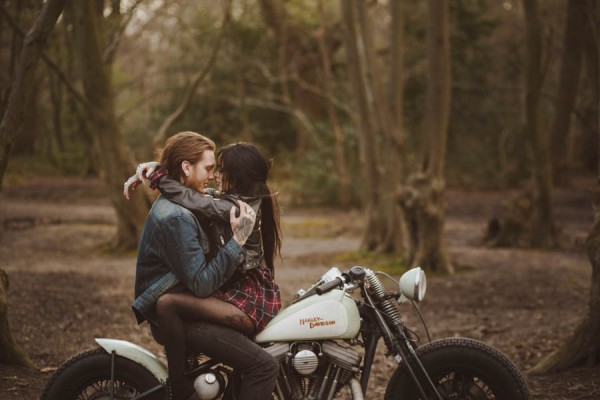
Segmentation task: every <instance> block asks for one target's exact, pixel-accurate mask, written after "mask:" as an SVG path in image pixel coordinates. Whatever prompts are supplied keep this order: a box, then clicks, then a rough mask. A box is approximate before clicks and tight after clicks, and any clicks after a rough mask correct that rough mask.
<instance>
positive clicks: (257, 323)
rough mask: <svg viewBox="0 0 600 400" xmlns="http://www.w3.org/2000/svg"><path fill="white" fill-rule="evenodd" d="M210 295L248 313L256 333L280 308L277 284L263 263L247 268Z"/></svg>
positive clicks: (263, 327)
mask: <svg viewBox="0 0 600 400" xmlns="http://www.w3.org/2000/svg"><path fill="white" fill-rule="evenodd" d="M212 296H214V297H216V298H218V299H221V300H223V301H226V302H228V303H231V304H233V305H234V306H236V307H238V308H239V309H240V310H242V311H243V312H245V313H246V314H248V316H249V317H250V319H251V320H252V322H253V323H254V328H255V329H256V333H259V332H260V331H262V330H263V329H265V327H266V326H267V324H268V323H269V321H271V319H272V318H273V317H274V316H275V315H276V314H277V312H278V311H279V309H280V308H281V296H280V293H279V286H278V285H277V284H276V283H275V281H274V280H273V275H272V274H271V271H270V270H269V268H267V267H266V266H265V265H264V264H262V265H260V266H258V267H256V268H254V269H251V270H248V271H246V272H245V273H244V275H243V276H242V278H241V279H238V280H237V281H235V282H233V283H231V284H229V285H228V286H227V288H223V289H219V290H217V291H216V292H214V293H213V294H212Z"/></svg>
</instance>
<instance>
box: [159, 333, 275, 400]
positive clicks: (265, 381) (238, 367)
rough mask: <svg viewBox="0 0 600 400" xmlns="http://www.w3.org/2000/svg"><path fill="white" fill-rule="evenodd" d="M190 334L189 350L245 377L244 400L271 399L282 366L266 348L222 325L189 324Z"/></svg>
mask: <svg viewBox="0 0 600 400" xmlns="http://www.w3.org/2000/svg"><path fill="white" fill-rule="evenodd" d="M151 327H152V335H153V336H154V339H155V340H156V341H157V342H158V343H162V340H160V335H159V332H157V331H158V329H157V328H156V327H155V326H153V325H151ZM186 331H187V335H186V346H187V349H188V350H189V351H194V352H199V353H203V354H206V355H207V356H209V357H210V358H212V359H214V360H217V361H219V362H222V363H224V364H226V365H228V366H230V367H232V368H233V369H234V370H235V371H236V372H237V373H238V374H241V375H242V383H241V387H240V397H239V399H240V400H262V399H264V400H267V399H271V394H272V393H273V388H274V387H275V381H276V380H277V375H278V374H279V364H278V362H277V360H275V358H273V357H272V356H271V355H270V354H268V353H267V352H266V351H265V350H264V349H263V348H261V347H260V346H259V345H257V344H256V343H254V342H253V341H252V340H250V339H249V338H248V337H247V336H245V335H243V334H241V333H239V332H238V331H236V330H234V329H231V328H227V327H224V326H221V325H216V324H210V323H206V322H195V323H193V324H186Z"/></svg>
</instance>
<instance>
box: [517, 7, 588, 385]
mask: <svg viewBox="0 0 600 400" xmlns="http://www.w3.org/2000/svg"><path fill="white" fill-rule="evenodd" d="M585 3H586V18H585V19H584V20H582V23H584V24H585V25H587V29H586V31H587V32H589V33H590V35H589V36H591V37H589V38H588V39H591V41H592V42H594V43H595V46H592V47H591V48H590V49H588V54H586V56H587V57H588V62H590V60H592V62H591V63H589V64H588V65H589V67H588V68H589V69H590V72H591V74H592V77H591V78H592V79H591V80H592V82H595V84H596V86H595V89H594V90H593V94H594V103H595V105H596V108H600V93H599V92H600V88H599V87H598V83H599V82H600V76H599V74H600V68H599V67H600V66H599V65H598V53H599V52H600V45H599V43H600V31H599V28H600V3H598V2H587V1H586V2H585ZM589 52H591V53H592V54H589ZM594 53H595V54H594ZM594 122H595V123H594V125H595V129H596V135H598V136H599V139H600V113H597V114H596V120H595V121H594ZM597 151H598V154H599V156H600V148H598V149H597ZM597 173H598V180H597V182H596V185H595V186H594V187H592V188H590V197H591V201H592V207H593V210H594V224H593V225H592V229H591V230H590V233H589V234H588V237H587V240H586V250H587V255H588V258H589V260H590V263H591V264H592V283H591V287H590V300H589V303H588V311H587V314H586V315H585V316H584V318H583V320H582V321H581V322H580V323H579V325H578V326H577V327H576V328H575V331H574V333H573V334H572V335H571V336H570V337H569V338H568V339H566V340H565V341H564V342H563V343H562V344H561V345H560V346H559V347H558V349H556V350H555V351H554V352H552V353H551V354H549V355H548V356H546V357H544V358H543V359H542V360H541V361H540V362H539V363H538V364H537V365H536V366H534V367H533V368H532V369H531V370H530V371H529V373H531V374H544V373H549V372H555V371H559V370H564V369H568V368H571V367H575V366H581V365H585V366H588V367H591V366H594V365H600V341H598V338H599V337H600V164H599V165H598V170H597Z"/></svg>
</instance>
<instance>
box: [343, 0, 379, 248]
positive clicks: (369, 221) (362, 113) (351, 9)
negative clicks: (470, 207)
mask: <svg viewBox="0 0 600 400" xmlns="http://www.w3.org/2000/svg"><path fill="white" fill-rule="evenodd" d="M341 6H342V15H343V19H344V28H345V39H346V52H347V54H348V68H349V70H350V81H351V82H352V87H353V92H354V98H355V99H356V108H357V116H356V118H357V120H358V121H357V126H358V136H359V143H360V156H361V158H360V161H361V165H362V170H363V177H364V180H365V197H364V209H365V218H366V225H365V231H364V235H363V240H362V247H363V248H364V249H366V250H375V249H376V247H377V245H378V243H379V242H380V241H381V240H382V239H383V236H382V235H381V234H379V232H378V228H379V227H381V226H383V225H382V224H383V223H384V220H383V219H382V216H381V212H380V211H381V210H380V209H379V208H378V204H379V202H380V200H379V198H380V187H381V180H382V178H383V176H382V171H381V169H380V168H379V166H378V164H377V152H376V146H375V145H376V140H377V132H376V129H375V127H374V122H373V119H374V115H372V113H371V108H370V105H369V102H370V101H371V99H372V91H371V89H372V88H371V86H370V82H368V81H366V80H365V77H366V73H365V71H364V68H365V67H364V62H363V61H364V60H363V59H364V57H365V55H364V53H363V54H361V51H360V48H361V47H364V42H363V41H362V38H361V37H360V36H359V33H358V32H357V28H356V18H357V16H356V14H357V11H356V8H355V1H353V0H342V2H341ZM359 41H361V43H359Z"/></svg>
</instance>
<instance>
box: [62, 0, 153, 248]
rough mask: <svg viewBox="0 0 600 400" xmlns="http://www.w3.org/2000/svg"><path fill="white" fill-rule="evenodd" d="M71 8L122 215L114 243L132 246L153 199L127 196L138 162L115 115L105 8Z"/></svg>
mask: <svg viewBox="0 0 600 400" xmlns="http://www.w3.org/2000/svg"><path fill="white" fill-rule="evenodd" d="M68 9H69V10H70V11H71V12H72V14H73V25H74V31H75V40H76V47H77V52H78V55H79V63H80V68H81V79H82V82H83V88H84V93H85V98H86V101H87V103H88V104H90V106H91V112H90V114H89V116H90V119H91V123H90V129H91V131H92V134H93V137H94V144H95V150H96V155H97V159H98V160H99V163H100V167H101V169H102V177H103V179H104V181H105V183H106V188H107V190H108V194H109V197H110V199H111V202H112V204H113V206H114V207H115V210H116V212H117V215H118V221H119V222H118V226H117V236H116V238H115V241H114V243H113V247H114V248H115V249H117V250H121V249H132V248H135V247H136V246H137V241H138V238H139V236H140V234H141V229H142V227H143V225H144V222H145V220H146V215H147V212H148V208H149V206H150V204H151V200H150V196H149V195H148V194H147V193H145V192H140V193H139V195H137V196H133V198H132V199H131V200H129V201H128V200H126V199H125V198H124V197H123V182H124V181H125V180H126V179H127V177H128V176H129V175H130V174H131V171H133V170H134V168H135V164H134V162H133V157H132V155H131V154H130V152H129V151H128V149H127V147H126V146H125V143H124V142H123V138H122V136H121V133H120V130H119V124H118V122H117V117H116V115H115V106H114V98H113V93H112V83H111V80H110V65H106V64H105V62H104V56H103V55H104V37H103V35H102V33H103V25H102V23H103V17H102V14H101V11H102V10H100V12H98V10H97V9H95V8H94V4H93V2H92V1H90V0H85V1H76V2H72V3H70V4H69V8H68Z"/></svg>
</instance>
